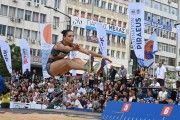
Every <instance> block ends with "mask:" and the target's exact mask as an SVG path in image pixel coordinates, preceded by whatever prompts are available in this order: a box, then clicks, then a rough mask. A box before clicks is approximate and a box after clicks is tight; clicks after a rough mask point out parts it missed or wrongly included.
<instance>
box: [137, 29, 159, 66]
mask: <svg viewBox="0 0 180 120" xmlns="http://www.w3.org/2000/svg"><path fill="white" fill-rule="evenodd" d="M157 51H158V42H157V34H156V31H154V32H153V34H152V35H151V36H150V37H149V39H148V40H147V42H146V44H145V46H144V59H143V60H142V59H138V63H139V65H140V66H142V67H150V66H151V65H152V64H153V63H154V62H155V61H154V60H155V59H154V58H155V53H156V52H157Z"/></svg>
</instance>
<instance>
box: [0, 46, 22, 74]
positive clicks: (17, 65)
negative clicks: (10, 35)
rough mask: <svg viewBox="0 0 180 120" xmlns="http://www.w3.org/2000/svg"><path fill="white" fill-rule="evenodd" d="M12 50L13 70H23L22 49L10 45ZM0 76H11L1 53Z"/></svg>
mask: <svg viewBox="0 0 180 120" xmlns="http://www.w3.org/2000/svg"><path fill="white" fill-rule="evenodd" d="M10 49H11V59H12V69H13V70H21V68H22V67H21V66H22V63H21V53H20V47H18V46H16V45H15V44H12V45H10ZM0 74H1V75H2V76H6V77H7V76H10V74H9V72H8V70H7V68H6V64H5V62H4V59H3V56H2V53H1V52H0Z"/></svg>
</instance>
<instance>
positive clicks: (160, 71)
mask: <svg viewBox="0 0 180 120" xmlns="http://www.w3.org/2000/svg"><path fill="white" fill-rule="evenodd" d="M156 78H157V81H158V82H159V84H160V86H164V82H165V78H166V68H165V67H164V66H163V65H162V62H159V66H158V67H157V70H156Z"/></svg>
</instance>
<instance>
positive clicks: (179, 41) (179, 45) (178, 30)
mask: <svg viewBox="0 0 180 120" xmlns="http://www.w3.org/2000/svg"><path fill="white" fill-rule="evenodd" d="M177 34H178V45H177V47H179V48H180V25H177ZM179 48H178V49H179ZM178 52H179V51H178ZM177 54H178V53H177ZM179 54H180V53H179Z"/></svg>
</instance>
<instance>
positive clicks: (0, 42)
mask: <svg viewBox="0 0 180 120" xmlns="http://www.w3.org/2000/svg"><path fill="white" fill-rule="evenodd" d="M0 47H1V53H2V56H3V58H4V61H5V63H6V67H7V69H8V71H9V73H10V74H11V73H12V62H11V50H10V47H9V45H8V43H6V42H5V40H4V39H3V38H2V37H0Z"/></svg>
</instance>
